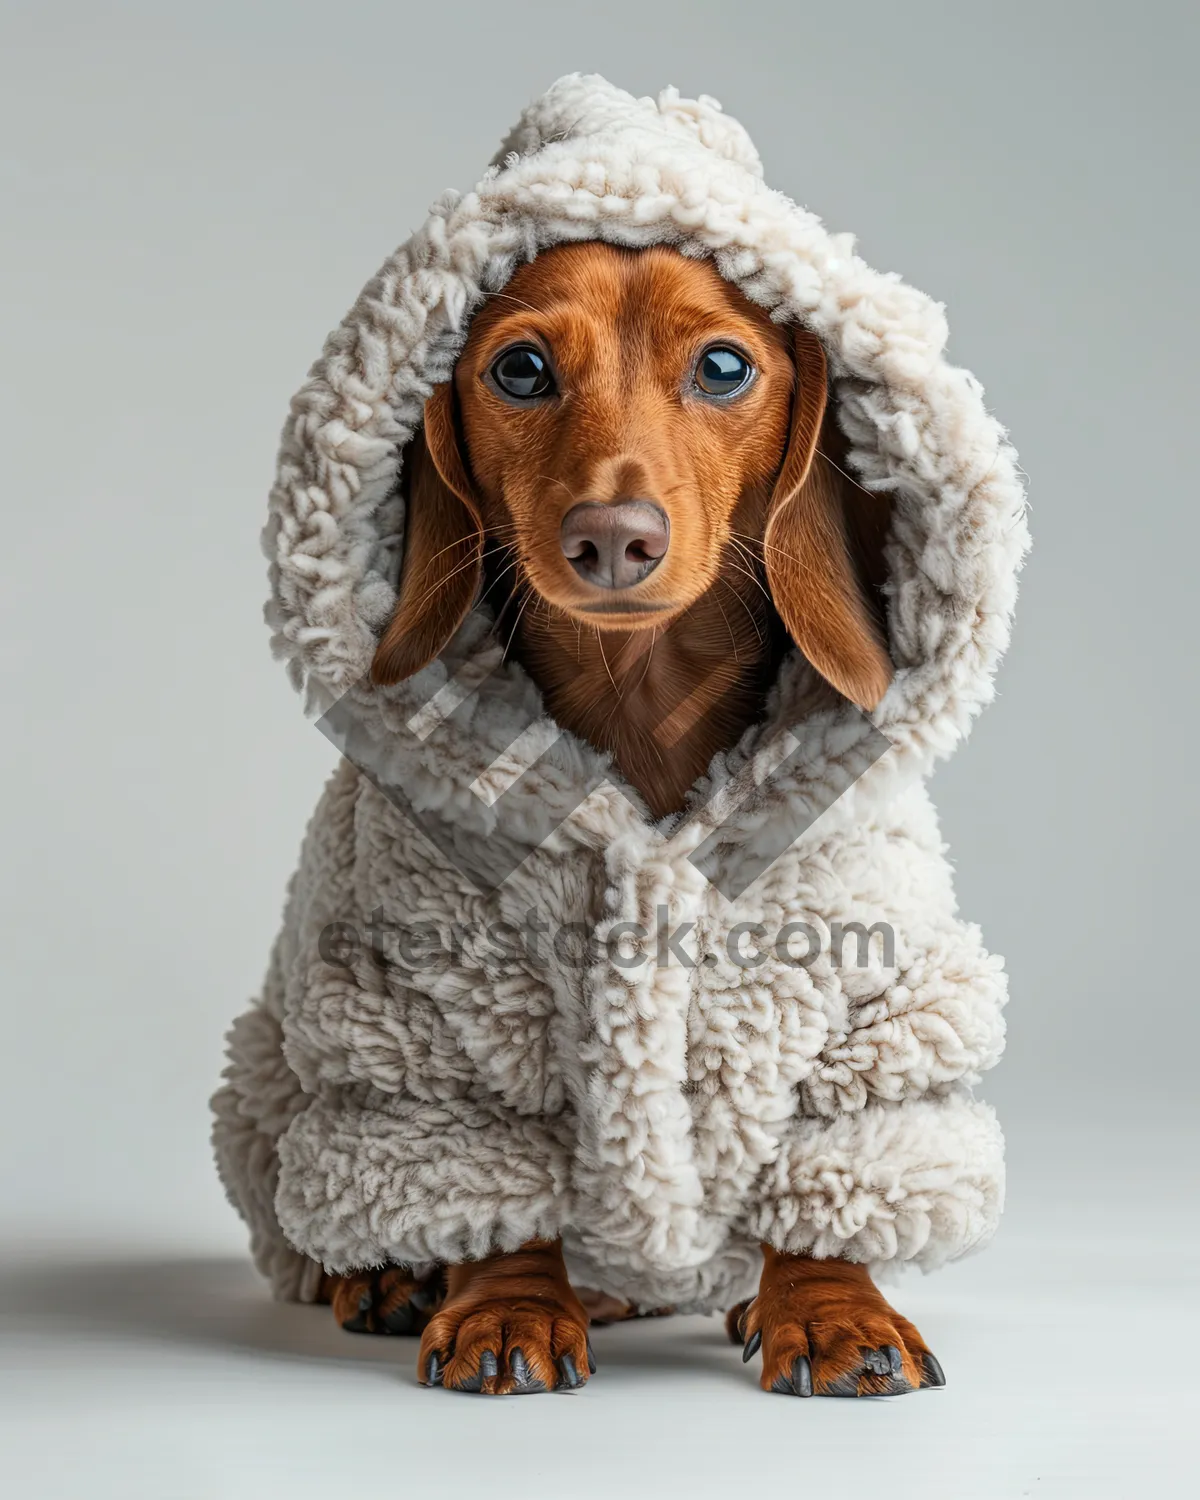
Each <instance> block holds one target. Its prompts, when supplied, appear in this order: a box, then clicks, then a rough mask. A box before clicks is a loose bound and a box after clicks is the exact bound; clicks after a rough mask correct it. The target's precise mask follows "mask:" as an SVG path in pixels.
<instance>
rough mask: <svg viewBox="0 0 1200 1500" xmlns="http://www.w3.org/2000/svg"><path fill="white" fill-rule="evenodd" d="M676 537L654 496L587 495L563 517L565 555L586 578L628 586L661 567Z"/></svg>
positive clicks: (616, 586)
mask: <svg viewBox="0 0 1200 1500" xmlns="http://www.w3.org/2000/svg"><path fill="white" fill-rule="evenodd" d="M670 539H671V523H670V521H668V519H667V514H666V511H664V510H663V509H662V508H661V506H658V505H655V504H654V503H653V502H652V501H650V500H620V501H617V502H615V503H614V504H611V505H602V504H600V503H599V502H598V501H593V500H585V501H584V502H583V504H582V505H576V506H573V507H572V508H571V509H570V510H569V511H568V512H567V513H566V515H565V516H564V517H563V523H562V549H563V556H564V557H565V558H566V559H567V560H568V561H569V562H570V564H571V566H572V567H573V568H574V569H575V571H576V573H578V574H579V576H580V578H582V579H583V580H584V581H585V582H587V583H594V584H596V585H597V586H598V587H599V588H602V589H627V588H630V587H632V585H633V584H635V583H640V582H641V581H642V579H643V578H645V577H646V575H647V574H648V573H652V572H653V571H654V569H655V568H657V567H658V565H659V563H660V562H661V561H662V559H663V557H664V556H665V555H666V551H667V547H668V545H669V543H670Z"/></svg>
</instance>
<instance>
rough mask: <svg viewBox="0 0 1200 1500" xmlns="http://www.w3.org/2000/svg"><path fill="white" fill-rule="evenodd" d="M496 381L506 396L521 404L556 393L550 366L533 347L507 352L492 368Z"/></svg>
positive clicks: (516, 347)
mask: <svg viewBox="0 0 1200 1500" xmlns="http://www.w3.org/2000/svg"><path fill="white" fill-rule="evenodd" d="M492 379H493V380H494V381H495V382H496V384H497V385H498V386H499V387H500V389H501V390H502V391H503V392H504V394H505V395H506V396H512V397H514V398H515V399H516V400H518V401H532V400H534V399H535V398H536V397H538V396H548V395H549V394H550V392H551V391H552V390H553V389H554V377H553V376H552V375H551V374H550V367H549V365H548V364H547V363H546V361H545V359H544V357H543V356H542V355H541V354H539V353H538V351H537V350H536V349H534V348H532V347H531V346H530V345H529V344H517V345H515V346H514V347H513V348H512V349H506V350H505V351H504V353H503V354H501V355H500V356H499V357H498V358H497V359H496V360H495V362H494V363H493V365H492Z"/></svg>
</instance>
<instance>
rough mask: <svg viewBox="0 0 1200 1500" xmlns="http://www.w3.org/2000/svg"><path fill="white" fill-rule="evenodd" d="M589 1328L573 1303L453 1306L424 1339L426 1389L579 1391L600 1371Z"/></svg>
mask: <svg viewBox="0 0 1200 1500" xmlns="http://www.w3.org/2000/svg"><path fill="white" fill-rule="evenodd" d="M587 1328H588V1320H587V1314H586V1313H585V1312H584V1311H583V1308H582V1307H581V1306H580V1305H579V1303H578V1302H577V1301H576V1299H575V1298H574V1297H571V1298H570V1299H569V1300H568V1299H567V1298H563V1299H561V1300H559V1299H547V1298H543V1297H539V1298H537V1299H533V1298H524V1297H520V1296H513V1297H506V1296H504V1295H503V1294H502V1293H500V1294H497V1295H495V1296H492V1297H485V1298H482V1299H479V1300H476V1299H467V1298H464V1299H462V1300H461V1301H456V1302H453V1303H449V1304H447V1305H446V1306H445V1307H443V1308H442V1309H441V1310H440V1311H439V1312H437V1313H435V1314H434V1316H433V1318H432V1319H431V1320H430V1322H429V1325H428V1327H427V1328H426V1329H425V1332H424V1333H423V1334H422V1336H421V1353H420V1358H419V1362H418V1373H419V1375H420V1378H421V1384H422V1385H431V1386H432V1385H440V1386H442V1387H444V1388H445V1389H446V1390H451V1391H472V1392H477V1393H479V1394H481V1395H485V1396H507V1395H532V1394H533V1393H534V1392H538V1391H554V1390H574V1389H575V1388H576V1387H578V1386H582V1385H585V1384H586V1383H587V1380H588V1376H589V1375H592V1374H594V1373H595V1369H596V1362H595V1360H594V1358H593V1357H592V1346H591V1341H590V1340H589V1339H588V1336H587Z"/></svg>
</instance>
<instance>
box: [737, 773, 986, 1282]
mask: <svg viewBox="0 0 1200 1500" xmlns="http://www.w3.org/2000/svg"><path fill="white" fill-rule="evenodd" d="M818 884H820V882H818ZM851 890H852V891H854V892H856V893H860V894H859V895H858V897H857V899H856V900H855V901H854V902H853V903H850V902H849V901H848V900H847V898H846V894H845V893H846V892H847V891H851ZM824 891H825V893H826V896H827V906H826V911H827V921H828V925H829V928H830V930H831V933H832V932H835V931H836V930H837V923H838V921H839V920H840V921H841V926H842V931H843V933H844V934H845V938H844V941H843V942H842V943H841V946H840V950H839V947H838V945H837V943H836V942H834V941H833V940H832V938H831V944H830V952H829V954H828V955H827V957H826V959H825V960H824V963H823V970H822V972H820V973H817V972H815V971H814V973H813V979H814V981H815V982H816V983H817V984H818V986H819V987H820V988H821V989H822V990H823V991H824V993H825V995H826V998H827V1001H828V1010H827V1014H828V1017H829V1023H830V1024H829V1031H828V1034H827V1036H826V1039H825V1043H824V1045H823V1047H822V1049H821V1052H820V1054H819V1055H818V1056H817V1058H816V1059H815V1061H814V1064H813V1067H812V1069H811V1071H810V1072H809V1073H808V1075H807V1076H806V1077H805V1079H804V1080H803V1081H802V1082H801V1084H800V1086H799V1089H798V1103H799V1109H798V1111H797V1114H796V1116H795V1117H794V1118H793V1120H792V1121H791V1122H790V1124H789V1125H788V1126H787V1127H785V1130H784V1132H783V1134H782V1137H781V1140H780V1149H779V1152H778V1154H777V1155H776V1157H775V1159H774V1160H773V1162H772V1163H771V1164H770V1165H769V1166H768V1167H767V1168H766V1169H764V1171H763V1173H762V1175H761V1177H760V1180H759V1184H758V1191H757V1193H756V1194H755V1195H754V1202H755V1209H754V1211H753V1213H752V1214H751V1215H750V1224H749V1229H750V1232H751V1233H753V1234H755V1235H756V1236H757V1237H759V1238H760V1239H763V1240H766V1241H767V1242H769V1243H771V1244H773V1245H775V1246H776V1247H777V1248H779V1249H781V1250H788V1251H791V1252H793V1253H797V1254H799V1253H805V1254H812V1255H818V1256H834V1255H837V1256H842V1257H845V1258H847V1259H850V1260H856V1261H870V1262H883V1261H915V1262H916V1263H917V1264H919V1265H921V1266H923V1267H924V1268H926V1269H931V1268H932V1267H934V1266H936V1265H938V1264H940V1263H941V1262H943V1261H945V1260H950V1259H954V1258H955V1257H957V1256H959V1255H963V1254H965V1253H967V1252H968V1251H969V1250H971V1249H973V1248H975V1247H976V1246H977V1245H980V1244H982V1243H983V1242H984V1241H986V1240H987V1239H988V1238H989V1237H990V1235H991V1233H992V1231H993V1230H994V1228H995V1225H996V1223H997V1221H998V1219H999V1214H1000V1209H1001V1206H1002V1200H1003V1184H1004V1142H1003V1137H1002V1135H1001V1132H1000V1127H999V1125H998V1123H997V1121H996V1117H995V1115H994V1113H993V1111H992V1110H991V1108H990V1107H989V1106H987V1105H985V1104H983V1103H980V1102H979V1101H977V1100H976V1099H975V1098H974V1097H973V1094H972V1087H973V1085H974V1084H975V1083H976V1082H977V1080H978V1079H979V1077H980V1075H981V1074H982V1073H983V1072H985V1071H986V1070H987V1069H988V1068H990V1067H992V1066H993V1065H994V1064H995V1063H996V1062H997V1061H998V1060H999V1058H1000V1054H1001V1052H1002V1051H1003V1047H1004V1018H1003V1007H1004V1005H1005V1002H1006V1000H1007V983H1006V976H1005V974H1004V968H1003V963H1002V962H1001V960H1000V959H999V958H997V957H995V956H994V955H992V954H990V953H988V951H987V950H986V949H985V948H984V947H983V944H982V942H981V939H980V934H979V929H978V928H977V927H975V926H974V925H973V924H970V923H965V922H962V921H961V920H960V919H959V917H958V916H957V913H956V910H955V898H954V892H953V887H952V882H951V872H950V866H949V863H948V861H947V859H946V851H945V847H944V845H943V844H942V843H941V840H940V836H939V834H938V829H937V823H936V816H935V814H934V812H933V808H932V806H931V805H930V803H929V801H928V798H927V796H926V794H925V792H924V789H923V788H922V789H918V790H917V791H915V792H914V793H913V794H912V795H910V796H909V797H906V798H905V799H903V801H902V803H901V804H899V805H898V806H897V807H896V808H894V809H893V812H892V817H891V819H890V820H889V822H888V823H887V825H886V826H884V827H878V828H874V829H870V830H865V831H864V833H863V835H862V837H861V838H860V839H857V840H850V841H847V842H846V843H845V844H844V845H843V846H841V847H840V848H839V849H838V850H837V851H836V853H835V854H834V855H832V856H831V859H830V862H829V864H828V866H827V868H826V870H825V880H824ZM834 913H836V914H837V915H836V916H835V915H834ZM872 929H873V930H874V935H873V936H871V937H870V938H869V939H868V938H867V934H868V933H870V932H871V931H872ZM860 945H861V946H860Z"/></svg>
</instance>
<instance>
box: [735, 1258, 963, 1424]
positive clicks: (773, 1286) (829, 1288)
mask: <svg viewBox="0 0 1200 1500" xmlns="http://www.w3.org/2000/svg"><path fill="white" fill-rule="evenodd" d="M781 1259H783V1257H781ZM795 1260H796V1266H795V1267H794V1268H793V1274H791V1275H787V1274H783V1275H780V1274H776V1275H771V1274H770V1268H768V1270H765V1271H764V1275H763V1284H762V1286H761V1287H760V1289H759V1295H758V1296H757V1297H755V1298H754V1299H753V1300H752V1301H751V1302H749V1303H748V1304H744V1305H743V1306H741V1307H740V1308H733V1309H731V1310H730V1314H729V1319H730V1321H731V1322H732V1326H729V1323H727V1328H728V1331H729V1333H730V1337H731V1338H733V1339H734V1341H735V1342H739V1341H740V1342H741V1343H742V1345H743V1348H742V1358H743V1360H750V1359H752V1358H753V1357H754V1355H755V1354H757V1353H758V1352H759V1350H760V1349H761V1351H762V1374H761V1377H760V1380H759V1384H760V1385H761V1386H762V1388H763V1390H765V1391H774V1392H776V1393H777V1394H781V1395H787V1396H900V1395H906V1394H907V1393H908V1392H910V1391H916V1390H922V1389H925V1388H928V1387H933V1386H942V1385H945V1383H946V1377H945V1376H944V1375H943V1374H942V1367H941V1365H939V1364H938V1362H937V1360H936V1359H935V1358H934V1356H933V1354H932V1353H931V1351H930V1349H929V1346H928V1345H927V1344H926V1343H925V1340H924V1339H923V1338H922V1337H921V1335H920V1334H919V1333H918V1332H917V1330H916V1328H915V1327H914V1326H913V1324H912V1323H910V1322H909V1320H908V1319H907V1318H904V1317H901V1315H900V1314H899V1313H898V1312H896V1311H895V1310H894V1309H893V1308H892V1307H891V1306H890V1305H889V1304H888V1303H887V1302H886V1301H885V1300H884V1298H883V1296H882V1295H881V1293H880V1292H879V1290H878V1289H877V1288H876V1286H875V1285H874V1283H873V1282H872V1281H871V1279H870V1277H869V1276H868V1275H867V1273H866V1270H865V1268H863V1267H861V1266H845V1265H844V1264H843V1263H842V1262H825V1261H807V1262H802V1261H799V1259H798V1258H795ZM735 1314H736V1315H737V1316H736V1317H735Z"/></svg>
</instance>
